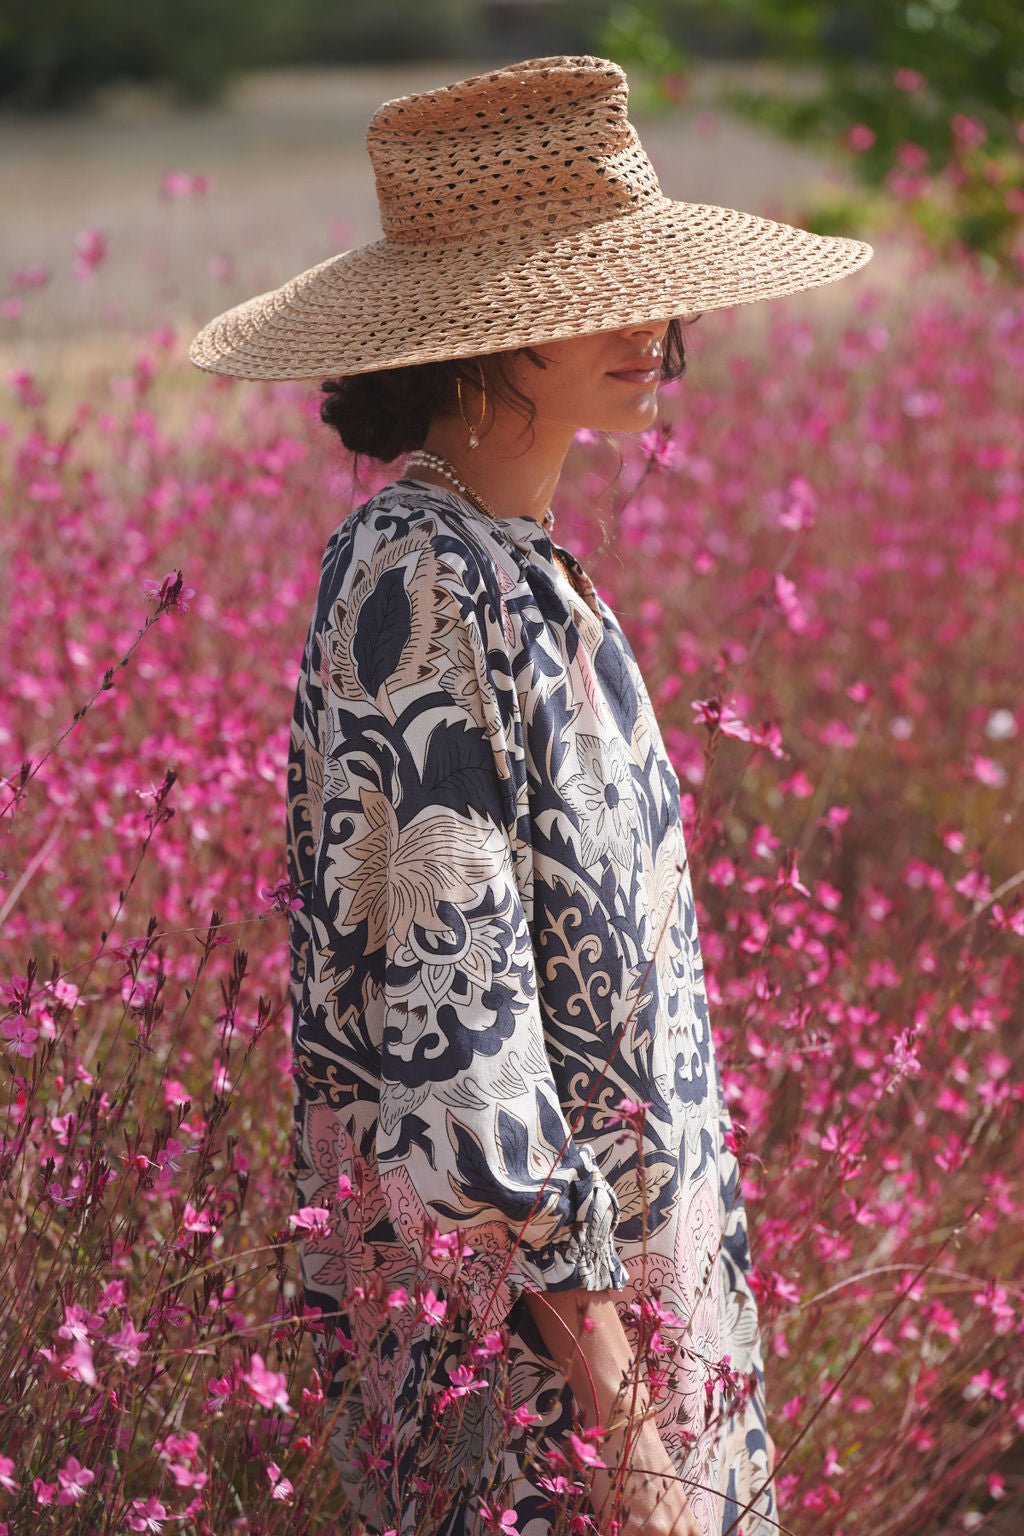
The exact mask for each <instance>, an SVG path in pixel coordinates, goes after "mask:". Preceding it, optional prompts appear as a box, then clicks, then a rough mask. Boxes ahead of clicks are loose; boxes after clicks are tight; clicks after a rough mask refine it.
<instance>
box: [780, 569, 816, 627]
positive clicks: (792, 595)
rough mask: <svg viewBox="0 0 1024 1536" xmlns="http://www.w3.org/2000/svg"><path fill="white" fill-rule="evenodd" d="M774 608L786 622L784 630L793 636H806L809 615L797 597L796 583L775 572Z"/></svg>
mask: <svg viewBox="0 0 1024 1536" xmlns="http://www.w3.org/2000/svg"><path fill="white" fill-rule="evenodd" d="M775 608H776V612H778V613H781V615H782V617H783V618H784V619H785V621H786V628H787V629H788V630H789V631H790V632H791V633H792V634H794V635H803V634H806V632H807V630H808V628H809V627H810V622H811V620H810V614H809V613H808V611H807V607H806V605H805V604H804V603H803V602H801V600H800V598H799V597H798V596H797V591H796V583H795V582H793V581H790V579H789V577H788V576H783V574H782V572H781V571H776V572H775Z"/></svg>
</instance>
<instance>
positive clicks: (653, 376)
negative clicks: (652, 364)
mask: <svg viewBox="0 0 1024 1536" xmlns="http://www.w3.org/2000/svg"><path fill="white" fill-rule="evenodd" d="M611 378H613V379H625V380H626V382H627V383H629V384H655V383H657V381H658V379H660V378H661V369H660V368H624V369H622V371H621V372H618V373H613V374H611Z"/></svg>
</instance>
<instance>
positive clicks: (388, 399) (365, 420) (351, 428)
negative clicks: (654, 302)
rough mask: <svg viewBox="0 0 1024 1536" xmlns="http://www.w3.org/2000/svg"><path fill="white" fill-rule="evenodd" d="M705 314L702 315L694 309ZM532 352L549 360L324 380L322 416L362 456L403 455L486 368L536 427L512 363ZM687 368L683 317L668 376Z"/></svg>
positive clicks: (670, 334)
mask: <svg viewBox="0 0 1024 1536" xmlns="http://www.w3.org/2000/svg"><path fill="white" fill-rule="evenodd" d="M689 318H690V319H699V316H697V315H694V316H690V317H689ZM519 356H523V357H527V358H529V360H530V362H531V363H534V364H535V365H536V366H537V367H538V368H546V367H547V363H546V362H545V361H544V359H543V358H542V357H541V356H540V355H539V354H538V353H537V352H536V350H535V349H534V348H533V347H518V348H514V349H512V350H510V351H508V352H490V353H486V354H484V355H483V356H481V357H467V358H455V359H453V360H451V361H449V362H442V363H413V364H411V365H409V366H407V367H404V368H383V369H380V370H379V371H378V372H376V373H356V374H352V375H351V376H350V377H348V378H340V379H324V381H323V382H322V384H321V385H320V388H321V389H322V390H323V392H324V394H325V396H326V399H324V400H322V401H321V402H320V420H321V421H323V422H324V423H325V424H326V425H327V426H329V427H333V428H334V430H335V432H337V434H338V436H339V437H340V438H341V441H342V442H343V443H344V445H345V447H346V448H347V449H349V451H350V452H351V453H353V454H354V455H355V457H356V460H357V465H356V468H357V470H358V459H359V456H360V455H365V456H366V457H369V458H374V459H380V460H381V461H382V462H383V463H389V462H390V461H391V460H392V459H397V458H398V456H399V455H400V454H403V453H411V452H412V450H413V449H414V448H421V447H422V446H423V443H424V441H425V440H426V436H427V431H428V428H429V427H430V423H431V421H432V420H433V418H434V416H435V415H438V414H440V415H448V414H450V413H452V412H454V411H456V410H457V409H458V404H457V401H458V395H457V392H456V380H461V381H462V383H463V384H464V385H465V384H470V385H472V386H473V387H474V388H479V381H480V372H481V370H482V371H483V376H484V380H485V382H486V386H487V392H488V394H490V395H492V396H494V397H496V398H497V399H499V400H501V401H503V402H504V403H505V404H506V405H509V406H511V407H512V409H513V410H516V411H518V412H519V413H520V415H522V416H523V417H524V419H525V420H526V423H527V425H528V426H529V427H530V428H531V430H532V427H533V422H534V418H535V417H536V415H537V408H536V406H535V405H534V403H533V401H532V400H531V399H530V398H529V396H528V395H526V394H524V393H523V391H522V390H521V389H519V388H517V386H516V385H515V383H514V382H513V380H512V376H511V370H510V368H509V364H510V362H511V360H512V359H513V358H516V357H519ZM685 371H686V354H685V350H684V347H683V322H682V320H679V319H676V320H670V321H669V325H668V330H667V331H666V333H665V346H664V350H663V353H662V363H661V377H662V379H663V380H664V381H666V382H667V381H668V380H670V379H679V378H682V376H683V374H684V372H685Z"/></svg>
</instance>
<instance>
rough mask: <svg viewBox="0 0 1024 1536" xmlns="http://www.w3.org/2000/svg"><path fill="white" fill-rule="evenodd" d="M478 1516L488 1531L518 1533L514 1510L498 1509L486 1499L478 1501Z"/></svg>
mask: <svg viewBox="0 0 1024 1536" xmlns="http://www.w3.org/2000/svg"><path fill="white" fill-rule="evenodd" d="M480 1515H481V1518H482V1519H483V1522H484V1524H485V1525H486V1527H487V1529H488V1530H489V1531H498V1532H501V1533H503V1532H506V1531H518V1530H519V1524H518V1521H517V1517H516V1512H515V1510H514V1509H499V1507H498V1505H497V1504H491V1503H489V1502H488V1501H487V1500H486V1499H481V1500H480Z"/></svg>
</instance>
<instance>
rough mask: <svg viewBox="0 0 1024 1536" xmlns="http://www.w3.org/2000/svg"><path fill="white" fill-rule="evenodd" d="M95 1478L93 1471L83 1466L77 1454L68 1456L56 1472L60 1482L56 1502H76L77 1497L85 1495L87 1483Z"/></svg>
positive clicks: (80, 1497)
mask: <svg viewBox="0 0 1024 1536" xmlns="http://www.w3.org/2000/svg"><path fill="white" fill-rule="evenodd" d="M95 1478H96V1474H95V1472H91V1471H90V1470H89V1468H88V1467H83V1466H82V1463H81V1462H80V1461H79V1460H78V1457H77V1456H69V1457H68V1459H67V1461H66V1462H65V1463H64V1465H63V1466H62V1467H61V1468H60V1470H59V1471H58V1473H57V1481H58V1482H59V1483H60V1492H59V1493H58V1494H57V1503H58V1504H77V1503H78V1500H79V1499H82V1498H84V1497H85V1494H86V1491H87V1490H88V1487H89V1484H90V1483H92V1482H94V1481H95Z"/></svg>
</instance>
